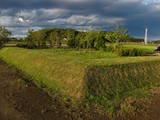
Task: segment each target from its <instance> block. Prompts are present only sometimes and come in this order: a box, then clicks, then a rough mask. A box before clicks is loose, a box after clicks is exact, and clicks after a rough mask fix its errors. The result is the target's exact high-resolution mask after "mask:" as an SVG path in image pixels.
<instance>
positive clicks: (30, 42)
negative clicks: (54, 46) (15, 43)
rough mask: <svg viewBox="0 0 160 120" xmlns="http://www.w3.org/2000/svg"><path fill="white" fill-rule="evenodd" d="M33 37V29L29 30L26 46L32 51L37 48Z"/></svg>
mask: <svg viewBox="0 0 160 120" xmlns="http://www.w3.org/2000/svg"><path fill="white" fill-rule="evenodd" d="M33 35H34V31H33V29H32V30H28V34H27V37H26V45H27V47H28V48H30V49H33V48H37V46H36V42H35V40H34V37H33Z"/></svg>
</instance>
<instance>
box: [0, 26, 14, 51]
mask: <svg viewBox="0 0 160 120" xmlns="http://www.w3.org/2000/svg"><path fill="white" fill-rule="evenodd" d="M10 36H11V32H10V31H9V30H7V29H6V27H5V26H0V48H1V47H2V46H3V44H5V43H6V42H8V41H9V40H10Z"/></svg>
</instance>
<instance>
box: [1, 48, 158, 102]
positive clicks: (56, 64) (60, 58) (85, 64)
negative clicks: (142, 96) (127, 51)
mask: <svg viewBox="0 0 160 120" xmlns="http://www.w3.org/2000/svg"><path fill="white" fill-rule="evenodd" d="M0 57H1V58H2V59H4V60H5V61H7V62H8V63H10V64H12V65H14V66H16V67H17V68H19V69H21V70H23V71H24V72H25V73H27V74H29V75H30V76H32V77H33V79H34V80H36V82H37V83H38V85H40V86H41V87H46V86H47V87H48V88H49V89H52V90H56V91H58V92H59V93H61V94H62V95H67V96H70V97H73V98H81V97H82V96H84V94H86V92H88V93H89V94H90V95H93V96H97V95H95V94H96V92H95V90H97V91H98V90H100V91H101V92H100V91H98V93H101V96H105V97H106V96H107V95H109V94H111V91H112V92H113V94H112V96H113V97H116V94H117V95H119V94H121V93H123V91H125V87H126V86H123V85H121V84H120V85H119V82H117V81H118V79H119V78H120V79H121V80H122V81H123V79H124V81H126V80H128V81H129V82H127V83H125V82H123V84H126V85H129V84H135V83H134V79H136V80H137V79H140V80H141V79H142V80H143V79H145V78H143V75H144V72H143V67H144V69H147V70H146V74H147V73H149V72H150V69H153V70H155V68H156V66H154V67H153V68H152V66H151V65H150V68H145V65H143V64H142V66H141V64H139V65H136V64H135V65H133V66H134V67H133V70H130V69H129V67H130V65H129V64H127V63H137V62H144V61H159V60H160V57H153V56H152V57H119V56H117V55H116V54H113V53H106V52H102V51H91V50H90V51H89V50H80V51H75V50H72V49H55V50H52V49H46V50H45V49H44V50H28V49H23V48H4V49H2V50H1V51H0ZM119 64H127V65H124V67H121V65H119ZM97 66H98V67H97ZM106 66H111V67H106ZM122 66H123V65H122ZM139 66H141V67H142V68H141V69H142V73H141V74H140V76H139V75H138V74H137V76H134V75H133V76H132V71H133V73H137V71H138V70H137V69H138V67H139ZM122 68H124V69H122ZM141 69H140V71H141ZM114 70H116V71H117V72H115V73H114ZM124 71H125V72H124ZM119 73H120V77H119ZM86 76H87V78H86ZM92 76H94V77H92ZM130 76H131V78H133V79H128V78H130ZM152 77H154V76H153V75H152ZM152 77H151V79H152ZM146 80H147V79H146ZM156 80H157V78H156ZM137 82H138V83H140V84H141V82H140V81H138V80H137ZM101 83H104V84H103V85H101ZM114 84H115V85H116V88H114V87H113V88H112V87H109V88H108V89H107V87H108V86H114ZM148 84H152V83H148ZM99 85H101V86H99ZM106 86H107V87H106ZM142 86H143V84H141V85H139V86H133V87H135V88H141V87H142ZM84 88H85V89H84ZM135 88H131V89H135ZM86 90H87V91H86ZM106 90H107V91H108V90H109V91H110V93H108V94H107V95H106V93H107V92H105V91H106ZM126 90H127V89H126ZM93 91H94V93H95V94H93ZM117 91H118V92H117ZM96 99H97V98H96ZM105 99H106V98H105ZM107 99H110V98H109V97H107ZM100 100H101V99H100Z"/></svg>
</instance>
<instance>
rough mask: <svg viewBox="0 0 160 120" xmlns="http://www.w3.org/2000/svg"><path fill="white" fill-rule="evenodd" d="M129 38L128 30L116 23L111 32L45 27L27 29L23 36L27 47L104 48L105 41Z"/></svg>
mask: <svg viewBox="0 0 160 120" xmlns="http://www.w3.org/2000/svg"><path fill="white" fill-rule="evenodd" d="M127 39H129V35H128V30H127V29H124V28H123V26H121V25H116V26H115V27H114V29H113V30H112V31H111V32H106V31H95V30H91V31H87V32H83V31H77V30H74V29H61V28H46V29H42V30H38V31H33V30H29V31H28V34H27V37H26V38H25V41H26V46H27V48H47V47H50V48H55V47H56V48H61V47H64V46H66V47H69V48H85V49H97V50H99V49H104V48H106V43H107V42H121V41H126V40H127Z"/></svg>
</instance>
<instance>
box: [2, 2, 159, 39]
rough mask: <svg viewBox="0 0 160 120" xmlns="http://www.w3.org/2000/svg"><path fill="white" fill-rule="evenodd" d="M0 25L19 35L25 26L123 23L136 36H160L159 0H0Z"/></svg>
mask: <svg viewBox="0 0 160 120" xmlns="http://www.w3.org/2000/svg"><path fill="white" fill-rule="evenodd" d="M0 1H1V4H0V25H4V26H6V27H7V28H8V29H9V30H10V31H12V33H13V36H16V37H20V36H23V35H25V34H26V33H27V31H28V29H35V30H38V29H42V28H50V27H56V28H74V29H77V30H93V29H94V30H106V31H109V30H110V29H111V27H112V26H113V25H115V24H122V25H124V27H125V28H127V29H128V30H129V34H130V35H132V36H135V37H143V36H144V29H145V28H146V27H147V28H148V29H149V39H150V40H154V39H160V14H159V13H160V0H0Z"/></svg>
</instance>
